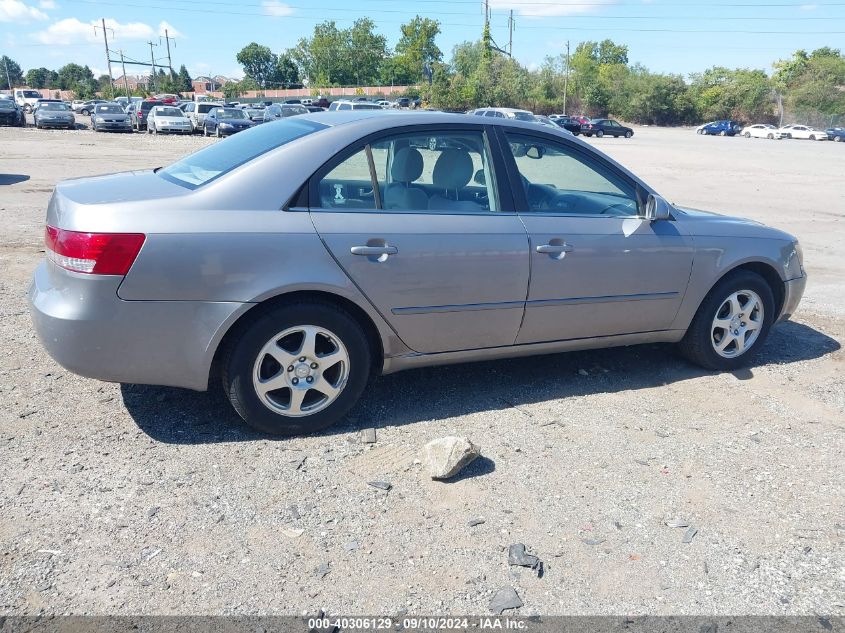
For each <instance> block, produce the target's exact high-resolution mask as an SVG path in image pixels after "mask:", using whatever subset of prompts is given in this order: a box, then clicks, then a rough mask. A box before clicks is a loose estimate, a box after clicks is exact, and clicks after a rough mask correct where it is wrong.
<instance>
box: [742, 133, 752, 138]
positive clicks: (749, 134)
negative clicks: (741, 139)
mask: <svg viewBox="0 0 845 633" xmlns="http://www.w3.org/2000/svg"><path fill="white" fill-rule="evenodd" d="M743 136H745V138H751V132H746V133H745V134H744V135H743Z"/></svg>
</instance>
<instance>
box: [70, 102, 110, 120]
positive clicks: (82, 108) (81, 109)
mask: <svg viewBox="0 0 845 633" xmlns="http://www.w3.org/2000/svg"><path fill="white" fill-rule="evenodd" d="M74 103H76V107H74V106H73V104H74ZM98 103H108V101H106V100H105V99H89V100H88V101H83V102H82V103H79V102H76V101H73V102H71V108H73V111H74V112H78V113H79V114H81V115H82V116H88V115H89V114H91V113H92V112H93V111H94V106H95V105H97V104H98Z"/></svg>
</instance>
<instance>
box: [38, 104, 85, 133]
mask: <svg viewBox="0 0 845 633" xmlns="http://www.w3.org/2000/svg"><path fill="white" fill-rule="evenodd" d="M32 118H33V120H34V121H35V127H36V128H38V129H41V128H45V127H63V128H65V129H68V130H75V129H76V116H74V114H73V110H71V109H70V106H69V105H67V104H66V103H62V102H60V101H46V102H44V103H39V104H38V107H36V108H34V109H33V111H32Z"/></svg>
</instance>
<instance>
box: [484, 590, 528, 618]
mask: <svg viewBox="0 0 845 633" xmlns="http://www.w3.org/2000/svg"><path fill="white" fill-rule="evenodd" d="M523 604H524V603H523V602H522V600H521V599H520V597H519V594H517V593H516V589H514V588H513V587H502V588H501V589H499V590H498V591H497V592H496V595H494V596H493V599H492V600H491V601H490V610H491V611H492V612H493V613H496V614H498V615H502V613H503V612H504V611H506V610H507V609H519V608H520V607H521V606H523Z"/></svg>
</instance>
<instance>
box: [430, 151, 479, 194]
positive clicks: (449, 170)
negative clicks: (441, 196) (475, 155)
mask: <svg viewBox="0 0 845 633" xmlns="http://www.w3.org/2000/svg"><path fill="white" fill-rule="evenodd" d="M472 173H473V166H472V157H471V156H470V155H469V152H467V151H466V150H462V149H447V150H443V153H442V154H440V157H439V158H438V159H437V162H436V163H434V172H433V173H432V175H431V177H432V181H433V182H434V184H435V185H436V186H438V187H443V188H444V189H460V188H462V187H466V186H467V184H469V181H470V178H472Z"/></svg>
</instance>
